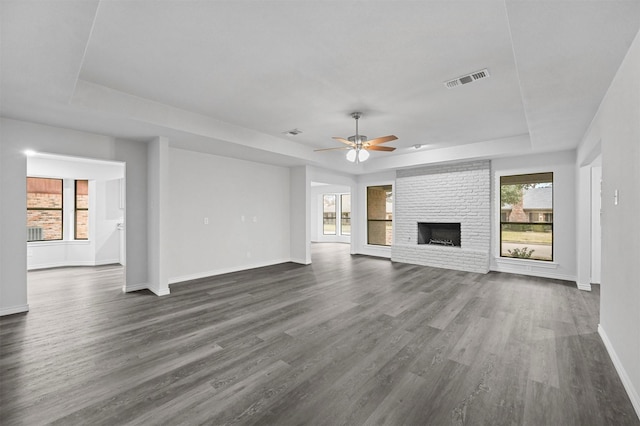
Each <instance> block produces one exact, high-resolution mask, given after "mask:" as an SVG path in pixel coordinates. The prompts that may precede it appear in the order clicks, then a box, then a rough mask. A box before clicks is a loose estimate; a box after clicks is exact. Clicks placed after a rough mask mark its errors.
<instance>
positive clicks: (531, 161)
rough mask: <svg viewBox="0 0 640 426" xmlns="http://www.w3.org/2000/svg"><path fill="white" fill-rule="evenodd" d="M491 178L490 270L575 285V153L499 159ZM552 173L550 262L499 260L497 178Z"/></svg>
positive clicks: (563, 152)
mask: <svg viewBox="0 0 640 426" xmlns="http://www.w3.org/2000/svg"><path fill="white" fill-rule="evenodd" d="M491 169H492V174H493V188H492V197H493V198H492V206H493V209H492V218H493V227H492V228H493V237H492V238H493V240H492V244H491V246H492V256H491V269H492V270H494V271H501V272H511V273H515V274H524V275H534V276H540V277H547V278H556V279H561V280H568V281H576V223H575V221H576V196H575V192H576V183H575V175H576V168H575V151H562V152H552V153H546V154H536V155H525V156H520V157H511V158H500V159H496V160H492V161H491ZM542 172H553V262H545V261H538V260H524V259H510V258H501V257H500V234H499V230H500V215H499V214H498V212H499V211H500V176H506V175H519V174H529V173H542Z"/></svg>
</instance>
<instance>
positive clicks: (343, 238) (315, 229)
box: [310, 185, 351, 243]
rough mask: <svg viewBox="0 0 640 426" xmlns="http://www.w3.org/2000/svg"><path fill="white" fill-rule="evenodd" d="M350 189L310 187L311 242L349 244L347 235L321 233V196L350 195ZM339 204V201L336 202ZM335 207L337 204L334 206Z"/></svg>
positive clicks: (338, 215) (335, 186)
mask: <svg viewBox="0 0 640 426" xmlns="http://www.w3.org/2000/svg"><path fill="white" fill-rule="evenodd" d="M350 193H351V187H348V186H341V185H321V186H311V209H310V211H311V218H310V220H311V241H312V242H319V243H349V242H351V237H350V236H349V235H324V233H323V226H322V225H323V223H322V214H323V207H324V202H323V199H322V197H323V195H324V194H337V196H338V198H340V194H350ZM336 203H339V200H337V201H336ZM336 205H337V204H336ZM337 218H338V219H337V220H340V212H339V211H338V213H337Z"/></svg>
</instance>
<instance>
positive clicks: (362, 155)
mask: <svg viewBox="0 0 640 426" xmlns="http://www.w3.org/2000/svg"><path fill="white" fill-rule="evenodd" d="M351 117H353V118H354V119H355V120H356V134H355V135H353V136H349V137H348V138H347V139H345V138H340V137H337V136H334V137H333V139H335V140H337V141H340V142H342V143H344V144H346V145H348V146H341V147H338V148H324V149H316V150H315V151H333V150H337V149H348V150H349V151H348V152H347V160H349V161H351V162H352V163H353V162H356V163H358V162H363V161H366V159H367V158H369V152H367V151H394V150H395V148H393V147H390V146H379V145H380V144H383V143H386V142H391V141H394V140H396V139H398V138H397V137H396V136H394V135H389V136H382V137H379V138H375V139H371V140H367V137H366V136H364V135H360V134H358V119H359V118H360V117H362V113H361V112H353V113H351Z"/></svg>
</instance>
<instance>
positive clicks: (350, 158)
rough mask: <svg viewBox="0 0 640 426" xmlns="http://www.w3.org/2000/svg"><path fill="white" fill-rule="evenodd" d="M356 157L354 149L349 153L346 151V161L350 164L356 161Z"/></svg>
mask: <svg viewBox="0 0 640 426" xmlns="http://www.w3.org/2000/svg"><path fill="white" fill-rule="evenodd" d="M357 156H358V153H357V152H356V150H355V149H350V150H349V151H347V160H348V161H351V162H352V163H354V162H355V161H356V157H357Z"/></svg>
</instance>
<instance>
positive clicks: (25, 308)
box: [0, 305, 29, 317]
mask: <svg viewBox="0 0 640 426" xmlns="http://www.w3.org/2000/svg"><path fill="white" fill-rule="evenodd" d="M22 312H29V305H20V306H12V307H10V308H3V309H0V317H3V316H5V315H13V314H20V313H22Z"/></svg>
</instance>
